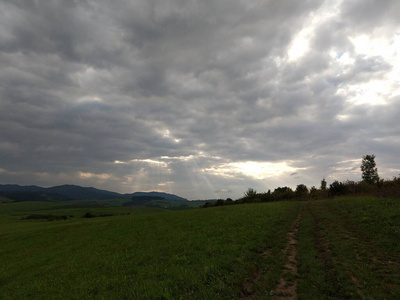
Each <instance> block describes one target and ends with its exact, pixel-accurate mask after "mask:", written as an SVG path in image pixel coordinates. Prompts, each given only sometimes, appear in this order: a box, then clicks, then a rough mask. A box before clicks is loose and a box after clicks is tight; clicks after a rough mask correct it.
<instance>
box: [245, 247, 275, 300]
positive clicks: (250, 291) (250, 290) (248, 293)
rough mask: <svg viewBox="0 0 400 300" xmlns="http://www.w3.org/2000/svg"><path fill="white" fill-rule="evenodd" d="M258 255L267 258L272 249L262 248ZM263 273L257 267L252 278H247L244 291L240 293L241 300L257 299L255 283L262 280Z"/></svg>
mask: <svg viewBox="0 0 400 300" xmlns="http://www.w3.org/2000/svg"><path fill="white" fill-rule="evenodd" d="M257 254H258V255H261V256H262V257H264V258H267V257H268V256H269V255H270V249H268V248H266V249H262V250H260V251H259V252H258V253H257ZM261 275H262V272H261V270H259V269H256V270H255V271H254V272H253V274H252V276H251V278H249V279H247V280H246V281H245V282H244V284H243V288H242V292H241V295H240V299H241V300H256V299H257V298H256V297H255V296H254V284H255V283H256V282H257V281H259V280H260V278H261Z"/></svg>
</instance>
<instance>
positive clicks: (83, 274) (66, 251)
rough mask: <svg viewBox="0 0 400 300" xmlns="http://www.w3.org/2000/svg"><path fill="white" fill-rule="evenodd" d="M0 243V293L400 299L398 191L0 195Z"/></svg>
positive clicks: (10, 295)
mask: <svg viewBox="0 0 400 300" xmlns="http://www.w3.org/2000/svg"><path fill="white" fill-rule="evenodd" d="M110 203H111V202H110ZM113 203H114V204H115V205H117V204H118V203H117V202H116V200H114V202H113ZM88 211H90V212H91V213H92V214H94V215H98V216H99V215H112V216H104V217H96V218H82V216H83V215H84V214H85V213H86V212H88ZM32 214H51V215H65V216H68V218H67V219H66V220H58V221H45V220H34V219H25V218H26V217H27V216H29V215H32ZM71 216H73V217H71ZM293 228H295V230H294V229H293ZM290 232H291V233H292V235H290V234H289V233H290ZM288 244H290V245H291V249H292V251H291V252H290V251H286V250H285V249H288ZM0 245H1V246H0V261H1V264H0V299H269V298H272V299H279V298H284V297H285V296H293V297H298V298H299V299H400V272H399V271H400V268H399V266H400V201H399V200H398V199H397V200H396V199H381V198H374V197H369V198H368V197H364V198H340V199H327V200H318V201H303V202H302V201H296V202H274V203H260V204H245V205H231V206H224V207H214V208H207V209H191V210H181V211H168V210H164V209H161V208H140V207H123V206H104V207H100V206H93V207H76V206H71V205H66V204H65V203H59V202H14V203H1V204H0ZM290 253H291V254H290ZM290 265H291V266H292V267H290ZM290 287H292V289H291V290H290Z"/></svg>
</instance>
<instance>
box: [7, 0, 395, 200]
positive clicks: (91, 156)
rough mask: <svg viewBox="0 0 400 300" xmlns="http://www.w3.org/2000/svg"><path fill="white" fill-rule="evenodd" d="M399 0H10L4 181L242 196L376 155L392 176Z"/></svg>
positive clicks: (314, 180) (330, 173)
mask: <svg viewBox="0 0 400 300" xmlns="http://www.w3.org/2000/svg"><path fill="white" fill-rule="evenodd" d="M397 2H398V1H384V2H381V1H352V2H351V3H347V2H346V1H343V2H341V3H339V2H338V1H324V2H321V1H302V2H298V1H195V0H193V1H178V0H169V1H118V2H111V1H105V0H104V1H72V0H71V1H52V2H48V1H22V0H21V1H2V2H1V3H0V67H1V71H0V107H1V110H0V129H1V142H0V154H1V156H0V180H1V181H2V182H4V183H7V182H16V183H21V184H42V185H53V184H62V183H78V184H86V185H94V186H96V187H99V186H100V187H107V188H109V189H112V190H116V191H125V192H132V191H134V190H150V189H158V190H165V191H169V192H174V193H177V194H182V196H186V197H188V198H204V197H210V198H218V197H229V196H232V197H238V196H241V195H242V193H243V191H244V190H246V189H247V188H248V187H249V186H253V187H255V188H256V189H257V190H259V191H262V190H265V189H268V188H274V187H276V186H277V185H291V186H295V185H296V184H298V183H300V182H298V181H299V180H300V181H302V183H306V184H307V185H311V184H312V185H318V182H319V180H320V178H321V177H323V176H325V177H326V178H327V179H328V180H330V179H333V178H334V177H335V176H348V177H351V176H356V170H355V169H354V168H355V165H354V164H356V163H355V162H354V160H357V159H359V158H361V156H362V155H365V154H366V153H375V154H376V155H377V158H380V157H381V156H382V158H381V159H380V160H378V162H379V163H380V164H381V165H382V167H383V169H384V170H387V173H385V174H387V176H392V175H393V172H394V171H393V170H395V169H396V168H398V166H397V167H396V165H398V163H399V161H398V159H397V156H396V155H395V149H396V146H398V143H399V136H398V132H399V128H398V122H397V117H396V116H398V114H399V113H400V112H398V107H399V105H398V99H397V98H396V91H395V88H396V86H395V81H394V80H393V78H394V76H393V74H395V72H396V66H395V64H398V57H399V56H398V55H399V54H398V49H397V50H396V48H395V41H394V39H395V36H396V30H398V25H399V23H398V21H397V16H396V11H398V10H399V4H398V3H397ZM397 34H398V32H397ZM362 35H364V36H367V37H368V38H371V39H373V38H377V37H380V38H382V39H384V40H382V41H383V42H387V41H388V45H391V46H390V47H393V49H394V50H393V51H392V52H388V53H389V54H388V53H383V52H382V51H381V50H380V49H379V47H378V46H374V47H375V48H373V47H372V46H371V47H372V48H371V47H369V46H368V45H370V44H371V45H379V42H378V43H375V44H374V43H372V42H371V41H372V40H371V39H370V40H368V41H367V43H366V45H367V46H366V47H365V51H364V50H363V51H361V50H360V49H362V48H363V47H362V45H363V44H360V45H357V41H358V40H357V39H356V38H359V37H362ZM361 41H362V39H361ZM368 42H370V43H369V44H368ZM368 47H369V48H371V49H369V48H368ZM377 47H378V48H377ZM360 51H361V52H360ZM396 51H397V52H396ZM396 59H397V60H396ZM397 68H398V67H397ZM397 70H398V69H397ZM373 80H375V81H377V80H378V81H379V80H381V81H382V82H383V83H387V84H386V86H385V90H383V91H382V92H379V91H375V90H374V91H373V92H371V93H372V96H371V95H370V96H368V95H369V94H368V93H367V92H366V91H365V90H366V87H365V86H366V85H368V83H369V82H370V81H373ZM376 85H378V84H376ZM397 88H398V87H397ZM371 93H370V94H371ZM374 93H375V94H374ZM397 93H398V92H397ZM374 96H376V97H381V98H382V99H383V102H385V104H383V105H377V106H374V105H369V104H365V103H361V104H360V103H357V101H362V100H363V99H364V98H366V97H370V98H371V97H374ZM397 97H398V96H397ZM365 101H366V100H365ZM383 156H384V157H383ZM246 162H249V163H247V164H246ZM253 162H259V163H260V169H262V170H264V169H265V170H264V171H263V172H264V173H265V174H264V173H262V172H260V169H258V170H257V169H254V165H253V164H252V163H253ZM346 164H347V165H346ZM343 165H346V167H343ZM338 170H339V171H340V170H350V171H349V172H348V173H346V172H344V171H343V172H342V171H340V172H339V171H338ZM271 174H276V175H271ZM291 174H292V175H293V174H296V175H295V176H292V175H291ZM260 178H263V179H260ZM338 179H345V178H338ZM228 191H229V192H230V193H231V194H232V195H229V193H228Z"/></svg>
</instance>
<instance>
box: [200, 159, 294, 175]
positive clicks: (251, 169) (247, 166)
mask: <svg viewBox="0 0 400 300" xmlns="http://www.w3.org/2000/svg"><path fill="white" fill-rule="evenodd" d="M297 170H298V168H295V167H292V166H290V165H289V164H288V163H286V162H277V163H271V162H256V161H246V162H232V163H226V164H221V165H218V166H214V167H211V168H206V169H203V170H202V171H203V172H205V173H210V174H213V175H218V176H224V177H235V176H237V175H238V174H242V175H244V176H247V177H252V178H255V179H265V178H268V177H272V176H280V175H282V174H283V173H292V172H296V171H297Z"/></svg>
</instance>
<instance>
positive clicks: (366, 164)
mask: <svg viewBox="0 0 400 300" xmlns="http://www.w3.org/2000/svg"><path fill="white" fill-rule="evenodd" d="M361 172H362V179H363V180H364V181H365V182H368V183H370V184H375V183H378V182H379V176H378V169H377V168H376V163H375V155H374V154H372V155H365V156H363V158H362V162H361Z"/></svg>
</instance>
